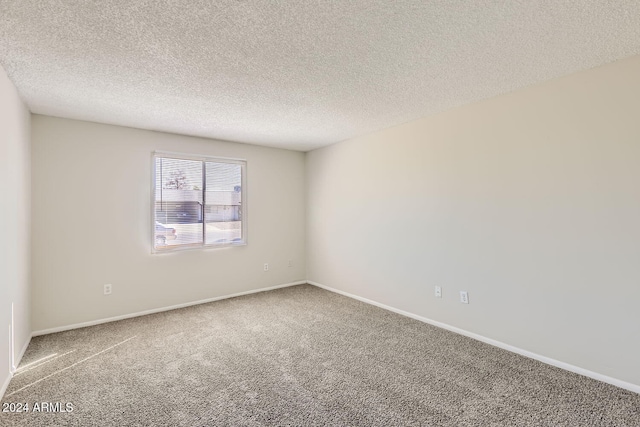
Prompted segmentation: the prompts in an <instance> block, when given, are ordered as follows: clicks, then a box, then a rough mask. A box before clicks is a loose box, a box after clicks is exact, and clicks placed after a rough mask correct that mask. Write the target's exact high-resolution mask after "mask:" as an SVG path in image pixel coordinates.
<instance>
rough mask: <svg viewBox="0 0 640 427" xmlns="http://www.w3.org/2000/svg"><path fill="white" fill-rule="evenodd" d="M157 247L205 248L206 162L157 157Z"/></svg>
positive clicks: (155, 207)
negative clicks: (203, 235) (203, 177)
mask: <svg viewBox="0 0 640 427" xmlns="http://www.w3.org/2000/svg"><path fill="white" fill-rule="evenodd" d="M155 168H156V183H155V184H156V185H155V187H156V194H155V206H154V209H155V236H154V237H155V238H154V240H155V247H156V249H163V248H168V247H171V246H179V245H194V244H198V245H199V244H202V240H203V237H202V206H203V194H202V162H201V161H194V160H182V159H171V158H164V157H157V158H156V161H155Z"/></svg>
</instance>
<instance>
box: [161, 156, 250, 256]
mask: <svg viewBox="0 0 640 427" xmlns="http://www.w3.org/2000/svg"><path fill="white" fill-rule="evenodd" d="M161 157H165V158H171V159H179V160H195V161H201V162H213V163H230V164H236V165H240V166H241V177H240V188H241V198H240V200H241V206H242V241H239V242H224V243H209V244H207V243H206V234H205V233H206V227H205V224H206V222H205V215H204V212H203V216H202V228H203V240H202V243H193V244H185V245H176V246H171V245H167V246H165V247H163V248H162V249H157V248H156V240H155V237H156V212H155V209H156V159H157V158H161ZM203 167H204V166H203ZM203 178H204V177H203ZM203 184H204V183H203ZM205 193H206V190H205V191H203V192H202V194H203V204H202V206H203V210H204V207H205V206H206V194H205ZM247 198H248V197H247V160H246V159H239V158H231V157H215V156H206V155H194V154H185V153H175V152H171V151H154V152H152V153H151V209H150V211H151V253H153V254H165V253H172V252H176V251H185V250H202V249H211V248H224V247H230V246H246V245H247V244H248V239H247V236H248V233H247V230H248V221H247V218H248V215H247V213H248V209H247Z"/></svg>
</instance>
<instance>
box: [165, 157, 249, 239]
mask: <svg viewBox="0 0 640 427" xmlns="http://www.w3.org/2000/svg"><path fill="white" fill-rule="evenodd" d="M245 170H246V162H245V161H241V160H226V159H217V158H204V157H193V158H190V157H181V156H180V157H177V156H175V157H174V156H170V155H163V154H155V155H154V178H153V183H154V191H153V193H154V203H153V218H154V223H155V224H154V231H153V238H154V244H153V245H154V249H155V250H156V251H165V250H170V249H176V248H188V247H200V246H217V245H238V244H244V243H246V236H245V234H246V232H245V230H246V220H244V219H243V193H242V190H243V184H244V179H245Z"/></svg>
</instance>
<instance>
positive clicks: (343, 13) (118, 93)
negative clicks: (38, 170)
mask: <svg viewBox="0 0 640 427" xmlns="http://www.w3.org/2000/svg"><path fill="white" fill-rule="evenodd" d="M639 53H640V2H638V1H637V0H619V1H607V2H603V1H601V0H574V1H570V0H565V1H557V0H535V1H532V0H521V1H513V0H510V1H497V0H485V1H475V2H464V1H449V0H446V1H424V0H419V1H412V0H396V1H388V0H385V1H371V0H355V1H348V2H346V1H327V0H322V1H305V2H292V1H216V2H210V1H204V0H173V1H161V2H158V1H131V0H100V1H77V0H76V1H62V0H58V1H52V0H21V1H15V0H0V64H1V65H2V66H3V67H4V68H5V70H6V71H7V74H8V75H9V77H10V78H11V80H12V81H13V82H14V84H15V85H16V87H17V88H18V90H19V92H20V93H21V96H22V97H23V99H24V101H25V102H26V103H27V105H28V106H29V108H30V109H31V111H32V112H34V113H39V114H47V115H52V116H60V117H67V118H74V119H81V120H89V121H96V122H102V123H111V124H118V125H124V126H132V127H137V128H144V129H153V130H160V131H167V132H175V133H181V134H187V135H197V136H204V137H210V138H216V139H225V140H232V141H239V142H247V143H254V144H262V145H269V146H275V147H282V148H289V149H296V150H303V151H306V150H309V149H313V148H316V147H320V146H323V145H327V144H331V143H335V142H338V141H341V140H345V139H348V138H351V137H354V136H358V135H361V134H365V133H369V132H372V131H375V130H379V129H383V128H386V127H390V126H393V125H397V124H400V123H403V122H407V121H410V120H413V119H416V118H419V117H423V116H426V115H430V114H434V113H437V112H440V111H443V110H446V109H449V108H452V107H455V106H458V105H462V104H466V103H469V102H473V101H476V100H480V99H484V98H488V97H492V96H495V95H498V94H502V93H505V92H508V91H511V90H514V89H516V88H520V87H523V86H528V85H531V84H534V83H537V82H541V81H544V80H548V79H551V78H555V77H558V76H562V75H566V74H569V73H572V72H575V71H578V70H583V69H587V68H592V67H595V66H598V65H602V64H604V63H607V62H611V61H615V60H617V59H621V58H624V57H628V56H632V55H637V54H639Z"/></svg>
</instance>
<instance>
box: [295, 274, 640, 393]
mask: <svg viewBox="0 0 640 427" xmlns="http://www.w3.org/2000/svg"><path fill="white" fill-rule="evenodd" d="M306 283H308V284H310V285H313V286H317V287H319V288H322V289H325V290H327V291H330V292H334V293H336V294H340V295H343V296H346V297H349V298H353V299H355V300H358V301H362V302H364V303H367V304H371V305H375V306H376V307H380V308H383V309H385V310H389V311H392V312H394V313H397V314H401V315H403V316H406V317H410V318H412V319H415V320H419V321H421V322H424V323H428V324H430V325H433V326H437V327H439V328H442V329H446V330H448V331H451V332H455V333H457V334H460V335H464V336H466V337H469V338H473V339H475V340H478V341H481V342H484V343H487V344H490V345H492V346H495V347H498V348H501V349H503V350H507V351H510V352H512V353H516V354H519V355H521V356H525V357H528V358H530V359H534V360H537V361H539V362H542V363H546V364H547V365H551V366H555V367H556V368H560V369H564V370H566V371H570V372H573V373H576V374H579V375H583V376H585V377H589V378H593V379H594V380H598V381H602V382H604V383H607V384H611V385H614V386H616V387H620V388H623V389H625V390H629V391H632V392H634V393H638V394H640V385H637V384H632V383H629V382H626V381H622V380H619V379H617V378H613V377H609V376H607V375H603V374H599V373H597V372H593V371H590V370H588V369H584V368H580V367H579V366H575V365H571V364H569V363H565V362H561V361H559V360H556V359H552V358H550V357H546V356H542V355H540V354H537V353H533V352H530V351H528V350H524V349H521V348H519V347H514V346H512V345H510V344H505V343H503V342H501V341H496V340H494V339H491V338H487V337H485V336H483V335H479V334H476V333H474V332H469V331H466V330H464V329H460V328H457V327H455V326H451V325H448V324H446V323H442V322H438V321H436V320H432V319H429V318H427V317H423V316H419V315H417V314H413V313H409V312H408V311H404V310H400V309H398V308H394V307H391V306H388V305H386V304H382V303H379V302H377V301H373V300H370V299H367V298H363V297H360V296H358V295H354V294H350V293H348V292H345V291H341V290H339V289H335V288H332V287H329V286H326V285H323V284H320V283H318V282H313V281H311V280H307V282H306Z"/></svg>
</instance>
